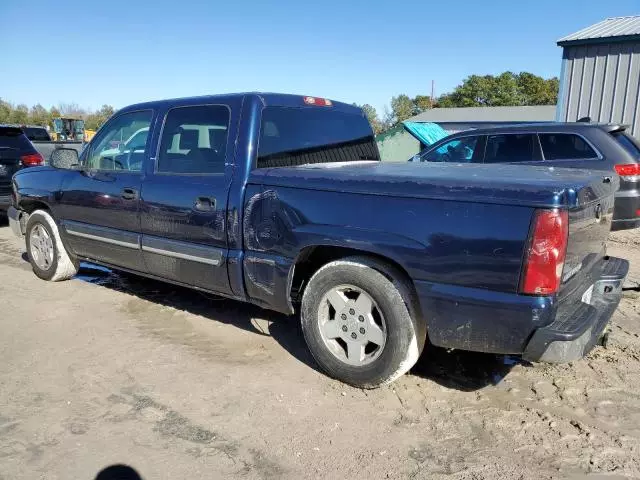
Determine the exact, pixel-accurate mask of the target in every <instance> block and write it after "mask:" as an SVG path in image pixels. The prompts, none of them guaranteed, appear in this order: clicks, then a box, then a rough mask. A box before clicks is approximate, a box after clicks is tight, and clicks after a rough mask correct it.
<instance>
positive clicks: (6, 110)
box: [0, 98, 115, 130]
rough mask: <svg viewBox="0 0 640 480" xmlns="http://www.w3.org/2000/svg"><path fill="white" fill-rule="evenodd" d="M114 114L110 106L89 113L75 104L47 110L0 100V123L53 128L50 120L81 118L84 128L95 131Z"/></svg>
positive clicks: (41, 107)
mask: <svg viewBox="0 0 640 480" xmlns="http://www.w3.org/2000/svg"><path fill="white" fill-rule="evenodd" d="M114 112H115V110H114V108H113V107H112V106H111V105H103V106H102V107H100V109H99V110H96V111H91V110H87V109H84V108H81V107H80V106H79V105H78V104H76V103H62V104H60V105H58V106H54V107H51V108H49V109H46V108H44V107H43V106H42V105H40V104H39V103H38V104H36V105H34V106H32V107H28V106H26V105H25V104H22V103H21V104H18V105H13V104H12V103H9V102H6V101H4V100H2V99H1V98H0V123H15V124H19V125H41V126H43V127H44V126H46V125H48V126H49V127H50V128H52V127H53V123H52V120H53V119H54V118H56V117H71V118H82V119H83V120H84V121H85V128H86V129H89V130H97V129H98V128H99V127H100V126H101V125H102V124H103V123H104V122H106V121H107V119H108V118H109V117H110V116H111V115H113V113H114Z"/></svg>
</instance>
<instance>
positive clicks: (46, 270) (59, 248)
mask: <svg viewBox="0 0 640 480" xmlns="http://www.w3.org/2000/svg"><path fill="white" fill-rule="evenodd" d="M26 230H27V231H26V244H27V255H28V257H29V262H30V263H31V267H32V268H33V273H35V274H36V275H37V276H38V277H40V278H41V279H43V280H49V281H52V282H59V281H61V280H68V279H69V278H71V277H73V276H74V275H75V274H76V273H78V267H79V264H78V262H77V260H75V259H73V258H72V257H71V256H70V255H69V254H68V253H67V250H66V249H65V248H64V245H63V244H62V240H61V239H60V232H59V230H58V226H57V225H56V222H55V220H54V219H53V217H52V216H51V215H50V214H49V213H48V212H46V211H44V210H36V211H35V212H33V213H32V214H31V215H30V216H29V221H28V222H27V229H26Z"/></svg>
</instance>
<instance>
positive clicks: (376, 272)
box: [301, 257, 426, 388]
mask: <svg viewBox="0 0 640 480" xmlns="http://www.w3.org/2000/svg"><path fill="white" fill-rule="evenodd" d="M401 278H402V276H401V275H399V274H398V272H395V270H394V269H393V268H391V267H389V266H388V265H386V264H384V263H382V262H379V261H377V260H375V259H371V258H368V257H349V258H345V259H341V260H336V261H333V262H330V263H328V264H326V265H325V266H323V267H322V268H320V269H319V270H318V271H317V272H316V273H315V274H314V275H313V276H312V277H311V280H310V281H309V284H308V285H307V287H306V288H305V291H304V295H303V297H302V306H301V321H302V331H303V333H304V338H305V340H306V342H307V345H308V346H309V349H310V350H311V354H312V355H313V357H314V358H315V360H316V362H317V363H318V364H319V366H320V367H321V368H322V369H323V370H324V371H325V372H326V373H327V374H328V375H330V376H331V377H334V378H336V379H338V380H341V381H343V382H345V383H348V384H350V385H353V386H356V387H360V388H375V387H378V386H380V385H384V384H386V383H390V382H392V381H393V380H395V379H396V378H398V377H399V376H401V375H403V374H404V373H406V372H407V371H408V370H409V369H410V368H411V367H412V366H413V365H414V364H415V363H416V362H417V360H418V357H419V356H420V353H421V352H422V349H423V348H424V342H425V337H426V331H425V328H424V326H423V325H422V324H421V323H420V322H421V320H419V319H417V318H416V315H415V312H412V311H411V310H414V308H413V305H414V302H413V301H412V297H411V289H410V287H409V286H408V285H406V283H404V282H403V281H402V280H401ZM412 313H413V315H412Z"/></svg>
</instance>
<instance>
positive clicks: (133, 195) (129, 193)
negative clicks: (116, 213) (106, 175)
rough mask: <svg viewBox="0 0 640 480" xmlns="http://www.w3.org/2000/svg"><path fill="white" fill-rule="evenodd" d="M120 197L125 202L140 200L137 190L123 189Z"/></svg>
mask: <svg viewBox="0 0 640 480" xmlns="http://www.w3.org/2000/svg"><path fill="white" fill-rule="evenodd" d="M120 196H121V197H122V198H124V199H125V200H135V199H137V198H138V191H137V190H136V189H135V188H123V189H122V194H121V195H120Z"/></svg>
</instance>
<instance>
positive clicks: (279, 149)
mask: <svg viewBox="0 0 640 480" xmlns="http://www.w3.org/2000/svg"><path fill="white" fill-rule="evenodd" d="M358 160H380V155H379V154H378V148H377V146H376V142H375V139H374V137H373V131H372V130H371V126H370V125H369V122H368V120H367V119H366V118H365V117H364V116H363V115H357V114H353V113H345V112H339V111H336V110H333V109H331V108H330V107H329V108H324V107H322V108H319V107H306V108H287V107H266V108H265V109H264V110H263V111H262V127H261V131H260V144H259V147H258V168H265V167H288V166H295V165H305V164H310V163H326V162H352V161H358Z"/></svg>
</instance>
